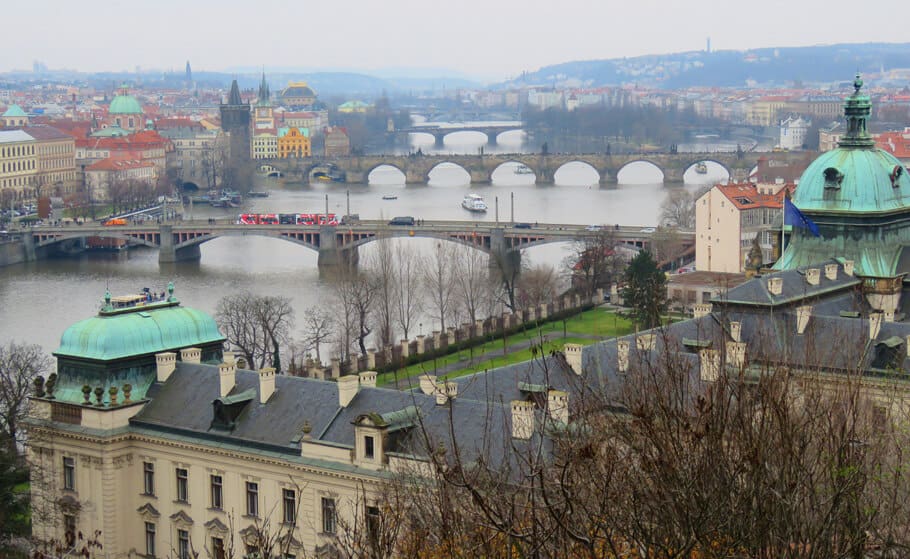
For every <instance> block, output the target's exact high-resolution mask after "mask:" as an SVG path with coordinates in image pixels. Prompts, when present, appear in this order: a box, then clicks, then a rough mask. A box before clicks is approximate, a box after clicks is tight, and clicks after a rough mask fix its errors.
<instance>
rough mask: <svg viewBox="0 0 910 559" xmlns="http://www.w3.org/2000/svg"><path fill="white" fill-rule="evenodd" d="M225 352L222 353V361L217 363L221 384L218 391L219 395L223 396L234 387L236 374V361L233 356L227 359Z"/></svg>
mask: <svg viewBox="0 0 910 559" xmlns="http://www.w3.org/2000/svg"><path fill="white" fill-rule="evenodd" d="M228 357H229V356H228V355H227V352H225V355H224V363H221V364H220V365H218V379H219V381H220V384H221V388H220V390H219V391H218V393H219V395H220V396H221V397H222V398H224V397H225V396H227V395H228V394H230V393H231V390H233V389H234V383H235V377H236V375H237V363H236V362H235V361H234V356H233V355H231V356H230V360H228Z"/></svg>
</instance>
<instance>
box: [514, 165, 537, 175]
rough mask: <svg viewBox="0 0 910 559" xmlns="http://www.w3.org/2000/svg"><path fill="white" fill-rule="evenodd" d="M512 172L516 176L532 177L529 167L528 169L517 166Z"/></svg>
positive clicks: (532, 172) (524, 166) (531, 170)
mask: <svg viewBox="0 0 910 559" xmlns="http://www.w3.org/2000/svg"><path fill="white" fill-rule="evenodd" d="M514 172H515V174H516V175H533V174H534V170H533V169H531V168H530V167H528V166H527V165H519V166H518V167H515V171H514Z"/></svg>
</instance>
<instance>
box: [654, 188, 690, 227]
mask: <svg viewBox="0 0 910 559" xmlns="http://www.w3.org/2000/svg"><path fill="white" fill-rule="evenodd" d="M660 224H661V225H664V226H667V227H678V228H680V229H692V228H694V227H695V197H694V196H693V195H692V193H690V192H689V191H688V190H686V189H684V188H677V189H673V190H671V191H670V192H669V193H668V194H667V197H666V198H664V201H663V202H662V203H661V204H660Z"/></svg>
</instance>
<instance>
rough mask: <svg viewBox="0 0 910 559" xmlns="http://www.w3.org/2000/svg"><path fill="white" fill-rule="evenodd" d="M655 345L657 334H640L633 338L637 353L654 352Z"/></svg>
mask: <svg viewBox="0 0 910 559" xmlns="http://www.w3.org/2000/svg"><path fill="white" fill-rule="evenodd" d="M656 345H657V334H655V333H653V332H651V333H649V334H640V335H639V336H638V337H636V338H635V349H637V350H638V351H654V348H655V347H656Z"/></svg>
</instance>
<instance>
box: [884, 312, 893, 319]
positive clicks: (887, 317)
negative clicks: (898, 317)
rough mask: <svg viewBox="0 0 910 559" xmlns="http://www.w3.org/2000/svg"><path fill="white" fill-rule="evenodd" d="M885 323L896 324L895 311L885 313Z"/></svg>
mask: <svg viewBox="0 0 910 559" xmlns="http://www.w3.org/2000/svg"><path fill="white" fill-rule="evenodd" d="M885 322H894V311H885Z"/></svg>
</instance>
